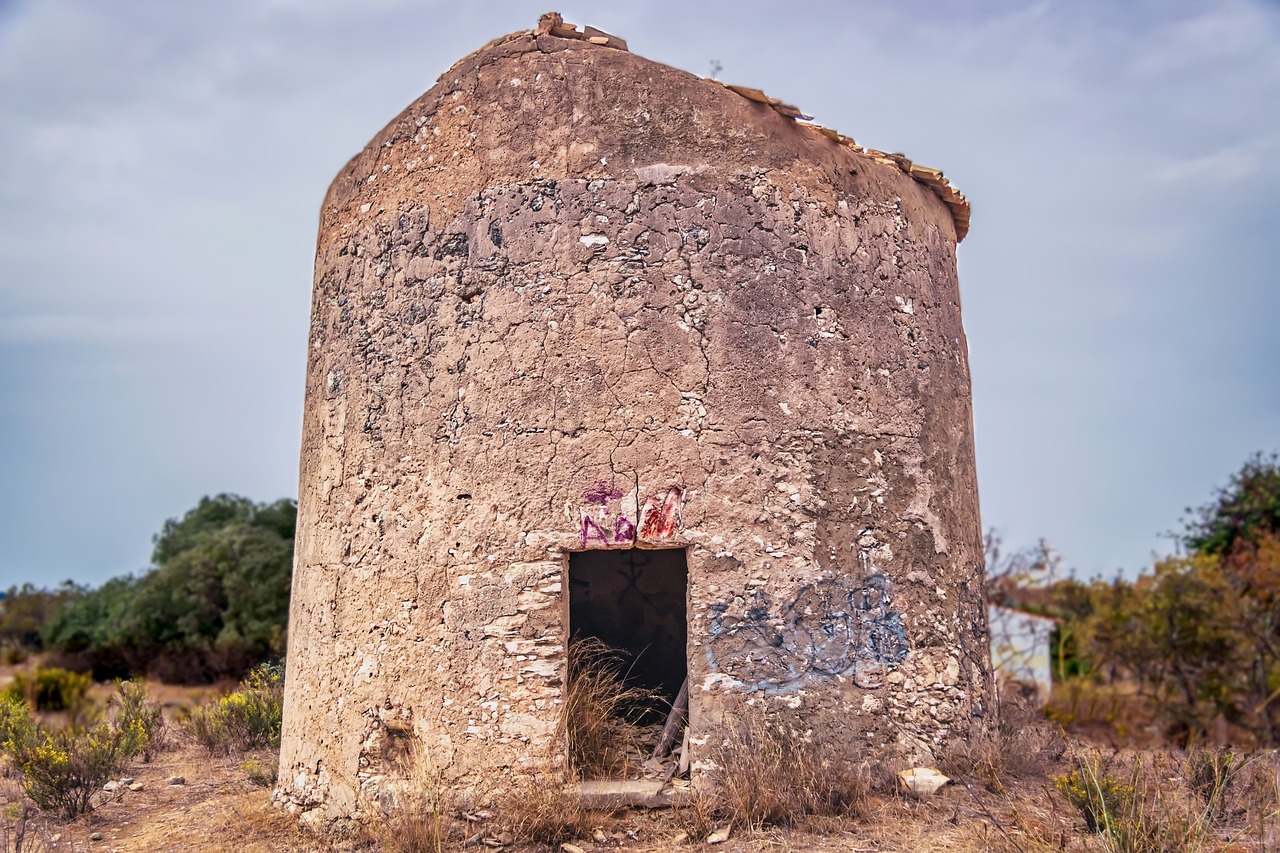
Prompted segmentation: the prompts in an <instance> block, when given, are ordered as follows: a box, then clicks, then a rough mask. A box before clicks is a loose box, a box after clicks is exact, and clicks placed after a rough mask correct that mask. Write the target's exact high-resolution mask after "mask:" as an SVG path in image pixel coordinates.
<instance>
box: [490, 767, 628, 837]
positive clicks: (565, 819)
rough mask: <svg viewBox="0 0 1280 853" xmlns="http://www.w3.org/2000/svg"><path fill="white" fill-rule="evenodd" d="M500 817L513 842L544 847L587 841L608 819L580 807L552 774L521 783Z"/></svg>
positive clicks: (606, 816) (557, 777) (535, 776)
mask: <svg viewBox="0 0 1280 853" xmlns="http://www.w3.org/2000/svg"><path fill="white" fill-rule="evenodd" d="M500 814H501V820H502V823H503V824H504V825H505V826H506V828H507V831H508V832H509V833H510V834H511V835H512V836H513V837H514V838H516V839H518V840H520V841H526V842H531V843H533V844H546V845H557V844H562V843H564V842H566V841H572V840H574V839H575V838H588V837H590V836H591V832H592V830H593V829H594V828H595V827H597V826H600V825H601V824H602V823H604V821H605V820H607V819H608V813H605V812H597V811H591V810H589V809H587V808H586V807H584V806H583V804H582V800H581V799H580V798H579V797H578V794H577V792H576V791H574V790H572V789H571V788H567V787H566V786H565V785H564V784H562V782H561V781H560V779H559V776H558V774H556V773H554V772H546V773H540V774H536V775H534V776H532V777H530V778H529V780H527V781H525V782H522V783H521V784H520V785H519V787H518V788H517V789H516V790H515V791H514V792H512V794H511V795H510V796H509V797H508V800H507V802H506V803H505V805H504V806H503V807H502V808H501V810H500Z"/></svg>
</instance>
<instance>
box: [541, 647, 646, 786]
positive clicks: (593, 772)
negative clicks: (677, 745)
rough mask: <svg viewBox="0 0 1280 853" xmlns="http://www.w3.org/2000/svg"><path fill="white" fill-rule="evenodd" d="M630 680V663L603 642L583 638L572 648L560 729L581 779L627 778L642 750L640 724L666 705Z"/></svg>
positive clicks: (571, 764) (574, 769)
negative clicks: (630, 759)
mask: <svg viewBox="0 0 1280 853" xmlns="http://www.w3.org/2000/svg"><path fill="white" fill-rule="evenodd" d="M626 675H627V673H626V658H625V657H624V656H623V654H622V653H621V652H619V651H618V650H617V649H614V648H611V647H610V646H608V645H606V644H605V643H604V642H602V641H601V640H599V639H597V638H595V637H580V638H574V640H573V641H572V642H571V643H570V644H569V680H568V686H567V689H566V691H565V701H564V706H563V709H562V711H561V715H560V727H561V734H562V735H563V736H564V737H565V738H566V740H567V742H568V754H569V767H570V770H571V771H572V772H573V773H574V774H575V775H577V776H578V777H580V778H583V779H601V778H618V777H620V776H622V775H624V774H625V772H626V768H627V756H628V754H629V753H631V752H632V751H637V750H639V749H641V748H642V740H643V736H642V734H641V731H640V728H639V721H640V719H641V718H642V717H643V716H644V715H645V713H646V712H647V711H649V710H651V709H652V708H653V707H654V706H655V705H658V704H660V703H661V701H662V700H661V698H660V697H659V696H657V695H656V694H655V692H654V691H652V690H649V689H647V688H644V687H640V686H637V685H633V684H628V683H627V680H626ZM650 746H651V744H650Z"/></svg>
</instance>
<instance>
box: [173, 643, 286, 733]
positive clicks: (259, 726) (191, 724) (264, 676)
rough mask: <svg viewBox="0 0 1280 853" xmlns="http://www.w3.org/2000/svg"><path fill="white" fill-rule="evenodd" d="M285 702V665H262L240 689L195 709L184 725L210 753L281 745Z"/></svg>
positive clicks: (247, 678)
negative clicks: (282, 716) (283, 666)
mask: <svg viewBox="0 0 1280 853" xmlns="http://www.w3.org/2000/svg"><path fill="white" fill-rule="evenodd" d="M283 703H284V670H283V668H282V667H281V666H280V665H278V664H262V665H261V666H258V667H255V668H254V669H253V670H252V671H251V672H250V673H249V675H248V676H246V677H245V679H244V681H242V682H241V683H240V687H239V688H238V689H236V690H234V691H232V692H231V693H228V694H227V695H225V696H222V697H220V698H218V699H215V700H213V701H212V702H209V703H207V704H205V705H203V706H201V707H199V708H197V709H195V710H194V711H192V712H191V716H190V717H189V718H188V719H187V721H186V723H185V728H186V730H187V732H188V733H189V734H190V735H191V736H192V737H194V738H195V739H196V740H197V741H198V742H199V743H200V744H201V745H202V746H203V747H204V748H205V749H207V750H208V751H209V752H210V753H211V754H223V755H232V754H235V753H238V752H248V751H249V750H251V749H262V748H266V747H271V748H273V749H274V748H278V747H279V746H280V725H281V711H282V706H283Z"/></svg>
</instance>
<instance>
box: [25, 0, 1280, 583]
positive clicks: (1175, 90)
mask: <svg viewBox="0 0 1280 853" xmlns="http://www.w3.org/2000/svg"><path fill="white" fill-rule="evenodd" d="M547 5H548V1H547V0H539V2H537V3H530V2H516V0H508V2H483V3H481V2H475V3H463V2H450V3H439V2H426V0H362V2H355V0H350V1H349V2H348V0H221V1H220V2H204V3H175V2H172V0H113V2H111V3H104V2H101V0H29V1H28V2H24V0H17V2H15V0H0V439H2V440H0V490H2V491H0V586H7V585H9V584H11V583H18V582H22V581H26V580H30V581H34V582H36V583H48V584H51V583H56V582H58V581H60V580H62V579H64V578H72V579H75V580H76V581H79V582H88V583H98V582H100V581H102V580H104V579H105V578H107V577H109V576H111V575H115V574H122V573H125V572H129V571H137V570H139V569H141V568H143V567H145V566H146V564H147V559H148V555H149V553H150V547H151V536H152V535H153V533H154V532H155V531H156V530H158V529H159V527H160V525H161V524H162V523H163V521H164V519H165V518H168V517H170V516H174V515H179V514H181V513H182V512H184V511H185V510H187V509H188V508H190V507H191V506H192V505H194V504H195V502H196V501H197V500H198V499H199V498H200V496H201V495H205V494H213V493H217V492H223V491H227V492H235V493H239V494H243V495H247V496H249V497H252V498H254V499H256V500H270V499H274V498H277V497H282V496H293V495H295V494H296V493H297V460H298V443H299V435H300V424H301V412H302V389H303V369H304V358H305V351H306V340H305V339H306V329H307V312H308V308H309V294H310V287H311V263H312V256H313V251H314V240H315V227H316V219H317V214H318V209H319V204H320V200H321V197H322V196H323V194H324V191H325V188H326V186H327V185H328V183H329V181H330V179H331V178H332V177H333V176H334V175H335V174H336V173H337V171H338V169H339V168H340V167H341V166H342V165H343V164H344V163H345V162H346V160H347V159H348V158H349V157H350V156H351V155H353V154H354V153H355V152H356V151H358V150H359V149H360V148H361V147H362V146H363V145H364V143H365V142H366V141H367V140H368V139H369V138H371V137H372V136H373V135H374V133H375V132H377V130H378V129H379V128H380V127H382V125H384V124H385V123H386V122H387V121H389V120H390V119H391V118H392V117H393V116H395V115H396V113H398V112H399V111H400V110H401V109H402V108H403V107H404V106H406V105H407V104H408V103H409V102H411V101H412V100H413V99H414V98H416V97H417V96H418V95H419V94H420V93H421V92H423V91H424V90H426V89H427V88H429V87H430V86H431V85H432V84H433V83H434V82H435V79H436V77H437V76H438V75H439V74H440V73H441V72H443V71H444V70H445V69H446V68H447V67H448V66H449V65H451V64H452V63H453V62H454V60H456V59H458V58H460V57H461V56H463V55H464V54H466V53H468V52H470V51H471V50H473V49H476V48H478V47H480V46H481V45H483V44H484V43H485V42H487V41H488V40H489V39H490V38H492V37H494V36H497V35H500V34H502V33H506V32H509V31H512V30H519V29H528V28H530V27H532V26H533V24H534V23H535V22H536V20H537V18H538V15H539V13H541V12H543V11H546V7H547ZM560 11H561V12H563V13H564V15H565V18H566V19H567V20H569V21H573V22H575V23H579V24H581V23H590V24H593V25H595V26H597V27H600V28H601V29H604V30H607V31H610V32H614V33H617V34H618V35H621V36H623V37H624V38H626V39H627V40H628V42H629V43H630V45H631V48H632V50H633V51H635V52H637V53H640V54H642V55H644V56H647V57H650V58H652V59H656V60H660V61H662V62H666V63H669V64H671V65H675V66H678V67H681V68H685V69H688V70H690V71H694V72H696V73H699V74H704V75H706V74H709V73H711V68H712V63H713V61H716V62H718V64H719V65H720V66H722V67H723V70H722V71H721V73H720V75H719V76H720V78H721V79H723V80H725V81H727V82H731V83H739V84H743V85H749V86H756V87H760V88H763V89H764V90H765V91H767V92H769V93H770V94H772V95H774V96H776V97H780V98H782V99H783V100H786V101H789V102H791V103H795V104H798V105H799V106H800V107H802V108H803V109H805V110H806V111H807V112H809V113H812V114H813V115H814V116H815V117H816V119H817V120H818V121H820V122H822V123H823V124H826V125H828V126H830V127H834V128H836V129H838V130H840V131H842V132H844V133H846V134H848V135H850V136H853V137H854V138H856V139H857V140H858V141H859V142H860V143H862V144H864V145H869V146H872V147H876V148H881V149H884V150H888V151H902V152H905V153H906V154H907V155H908V156H910V157H912V158H913V159H914V160H916V161H917V162H920V163H924V164H927V165H930V166H934V167H936V168H941V169H943V170H945V171H946V173H947V175H948V176H949V177H950V178H951V179H952V180H953V181H954V182H955V183H956V184H957V185H958V186H959V187H960V188H961V189H962V190H963V191H964V192H965V193H966V194H967V195H968V196H969V198H970V199H971V200H972V202H973V230H972V232H971V234H970V236H969V237H968V239H966V240H965V242H964V243H963V244H962V245H961V247H960V253H959V257H960V277H961V289H962V294H963V299H964V319H965V325H966V328H967V331H968V335H969V347H970V355H971V359H972V369H973V377H974V407H975V414H974V417H975V423H976V429H977V444H978V448H977V449H978V470H979V482H980V487H981V498H982V510H983V521H984V524H986V525H988V526H994V527H997V528H999V529H1000V530H1002V531H1003V533H1004V537H1005V540H1006V544H1007V545H1011V546H1019V545H1027V544H1030V543H1032V542H1034V541H1035V540H1036V539H1037V538H1039V537H1041V536H1043V537H1046V538H1047V539H1049V540H1050V541H1051V542H1052V543H1054V544H1055V545H1056V546H1057V547H1058V548H1059V550H1060V551H1061V552H1062V554H1063V555H1064V557H1065V560H1066V563H1067V564H1068V565H1070V566H1072V567H1074V568H1075V569H1076V570H1077V571H1078V572H1079V573H1080V574H1082V575H1084V576H1091V575H1094V574H1098V573H1103V574H1111V573H1113V572H1114V571H1115V570H1117V569H1121V568H1123V569H1125V570H1127V571H1129V572H1133V571H1136V570H1139V569H1141V568H1143V567H1144V566H1147V565H1149V564H1150V561H1151V556H1152V553H1153V552H1156V551H1159V552H1165V551H1168V550H1169V549H1170V547H1171V543H1170V542H1169V540H1168V539H1165V538H1163V537H1162V534H1163V533H1165V532H1167V531H1169V530H1171V529H1173V528H1175V527H1176V526H1177V525H1178V523H1179V520H1180V518H1181V516H1182V512H1183V510H1184V508H1185V507H1187V506H1188V505H1198V504H1201V503H1203V502H1205V501H1206V500H1207V499H1208V498H1209V497H1210V496H1211V494H1212V491H1213V489H1214V488H1215V487H1216V486H1218V485H1221V484H1222V483H1224V482H1225V481H1226V479H1227V477H1228V476H1229V475H1230V474H1231V473H1232V472H1233V471H1235V470H1237V469H1238V468H1239V466H1240V464H1241V463H1242V462H1243V461H1244V459H1245V458H1246V457H1247V456H1248V455H1249V454H1251V453H1253V452H1255V451H1272V450H1278V449H1280V332H1278V331H1277V319H1278V318H1280V280H1278V279H1280V273H1278V270H1280V262H1278V260H1277V257H1278V252H1280V200H1278V197H1280V6H1277V5H1276V4H1275V3H1274V2H1265V3H1264V2H1256V0H1223V2H1215V0H1200V2H1179V0H1162V1H1161V2H1124V3H1117V2H1088V1H1087V0H1059V1H1058V2H1042V3H1018V2H996V0H993V1H992V2H966V3H959V2H957V3H942V2H935V3H924V2H893V3H885V2H875V3H871V2H866V3H863V2H834V0H832V2H803V0H793V2H790V3H785V4H784V3H764V2H754V1H753V0H733V2H703V3H697V4H694V3H688V2H681V3H674V2H636V0H631V2H627V3H613V2H583V1H582V0H578V2H575V3H572V4H571V3H567V2H566V3H564V4H563V5H562V6H561V9H560Z"/></svg>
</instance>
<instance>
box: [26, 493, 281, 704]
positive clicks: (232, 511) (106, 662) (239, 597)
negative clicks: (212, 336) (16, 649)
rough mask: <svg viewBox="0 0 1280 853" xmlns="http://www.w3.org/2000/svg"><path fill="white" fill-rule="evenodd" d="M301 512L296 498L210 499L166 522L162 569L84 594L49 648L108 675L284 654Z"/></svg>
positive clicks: (56, 624) (215, 670)
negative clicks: (260, 501)
mask: <svg viewBox="0 0 1280 853" xmlns="http://www.w3.org/2000/svg"><path fill="white" fill-rule="evenodd" d="M296 515H297V508H296V506H295V504H294V502H293V501H291V500H280V501H276V502H275V503H272V504H255V503H254V502H252V501H250V500H248V499H246V498H242V497H237V496H234V495H218V496H217V497H213V498H207V497H206V498H203V499H201V501H200V503H199V505H197V506H196V507H195V508H194V509H192V510H191V511H190V512H188V513H187V514H186V515H185V516H183V517H182V518H181V519H170V520H169V521H168V522H166V523H165V526H164V530H163V531H162V532H161V533H160V535H158V536H157V537H156V546H155V551H154V553H153V554H152V561H153V563H154V564H155V568H154V569H153V570H151V571H150V572H147V573H146V574H143V575H141V576H139V577H133V576H126V577H120V578H114V579H112V580H110V581H108V582H106V583H104V584H103V585H102V586H101V587H99V588H98V589H96V590H92V591H79V594H77V595H75V596H73V597H72V598H70V600H69V601H68V602H67V603H66V604H65V606H63V607H61V609H59V610H58V611H57V612H56V613H55V614H54V615H53V616H52V617H51V618H50V619H49V620H48V622H47V623H46V624H45V625H44V628H43V630H42V637H43V640H44V642H45V645H46V646H48V647H49V648H50V649H52V650H53V651H54V652H55V653H57V655H58V656H59V657H60V659H62V660H63V661H66V662H75V663H76V664H82V665H85V666H87V667H88V668H92V669H93V671H94V674H95V675H96V676H97V677H99V678H115V677H123V676H130V675H134V674H143V673H150V674H152V675H154V676H156V677H159V678H161V679H162V680H175V681H177V680H180V681H186V682H190V681H202V682H208V681H213V680H216V679H218V678H222V677H226V676H236V677H239V676H240V675H242V674H244V673H245V672H246V671H247V670H248V669H249V668H250V667H252V666H253V664H254V663H256V662H258V661H261V660H263V659H264V658H266V657H268V656H272V655H276V656H278V655H280V654H281V653H282V652H283V651H284V638H285V624H286V620H287V617H288V610H289V583H290V578H291V573H292V565H293V535H294V525H295V522H296Z"/></svg>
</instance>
